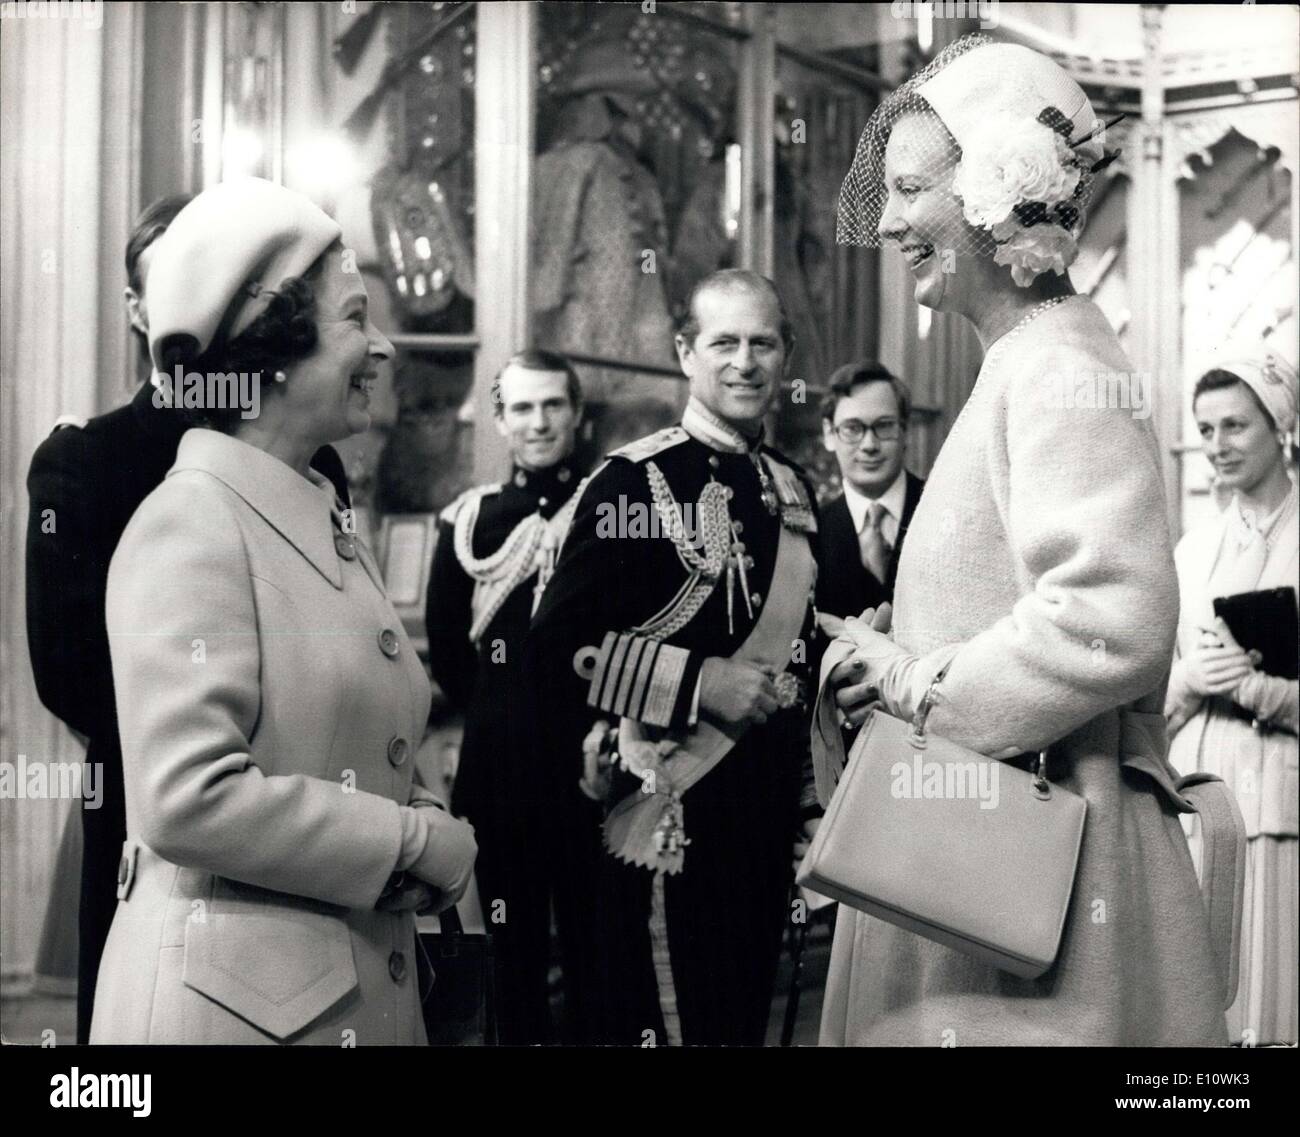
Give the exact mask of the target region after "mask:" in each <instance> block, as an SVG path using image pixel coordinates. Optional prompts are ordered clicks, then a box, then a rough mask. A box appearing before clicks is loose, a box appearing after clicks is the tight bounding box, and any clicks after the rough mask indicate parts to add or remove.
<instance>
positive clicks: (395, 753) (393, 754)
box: [388, 735, 410, 766]
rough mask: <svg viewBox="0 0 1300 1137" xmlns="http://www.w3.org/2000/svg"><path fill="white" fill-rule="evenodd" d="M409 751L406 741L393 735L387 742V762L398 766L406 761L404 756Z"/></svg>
mask: <svg viewBox="0 0 1300 1137" xmlns="http://www.w3.org/2000/svg"><path fill="white" fill-rule="evenodd" d="M409 750H410V746H408V745H407V742H406V739H404V738H400V737H399V736H397V735H393V737H392V738H390V739H389V740H388V761H389V762H390V763H391V764H392V765H394V766H400V765H401V764H402V763H403V762H405V761H406V755H407V753H408V751H409Z"/></svg>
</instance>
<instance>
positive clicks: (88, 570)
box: [27, 195, 350, 1043]
mask: <svg viewBox="0 0 1300 1137" xmlns="http://www.w3.org/2000/svg"><path fill="white" fill-rule="evenodd" d="M189 201H190V198H189V197H188V196H187V195H177V196H174V197H166V198H162V199H160V200H158V201H156V202H154V203H153V204H152V205H150V206H148V207H147V208H146V209H145V210H144V211H143V212H142V213H141V214H140V216H139V218H138V219H137V220H136V223H135V226H134V227H133V229H132V231H131V236H130V238H129V240H128V241H127V245H126V277H127V288H126V308H127V316H128V318H129V319H130V321H131V328H132V330H133V332H134V334H135V336H136V337H137V338H138V340H139V341H140V343H141V345H142V346H143V348H144V354H145V355H146V357H147V356H148V331H149V325H148V311H147V302H146V296H145V278H146V275H147V273H148V266H149V260H150V258H151V257H152V254H153V243H154V241H156V240H157V239H158V238H159V237H160V236H162V234H163V233H164V232H165V231H166V230H167V227H168V226H169V225H170V224H171V222H172V221H173V219H174V218H175V217H176V215H177V214H178V213H180V211H181V210H182V209H183V208H184V207H185V206H186V205H188V204H189ZM156 396H158V391H157V390H156V389H155V387H154V386H153V384H152V383H149V382H146V383H143V384H141V386H140V389H139V391H138V392H137V393H136V395H135V397H134V398H133V399H132V400H131V401H130V403H128V404H127V405H126V406H123V407H118V408H117V409H116V410H112V411H109V412H108V413H107V414H102V415H97V416H96V417H95V418H92V419H89V420H87V419H75V418H72V417H70V416H64V417H62V418H60V419H59V420H58V421H57V422H56V423H55V424H54V430H53V432H52V433H51V434H50V436H49V437H48V438H46V439H45V441H44V442H42V443H41V445H40V446H39V447H38V448H37V450H36V453H35V455H33V457H32V464H31V468H30V470H29V471H28V474H27V493H28V497H29V499H30V509H29V511H28V520H27V644H28V649H29V651H30V654H31V660H32V674H33V675H34V676H35V679H36V691H37V694H39V696H40V699H41V702H42V703H44V704H45V706H46V707H48V708H49V709H50V710H51V711H52V712H53V713H54V714H55V715H57V716H58V717H59V718H60V719H62V720H63V722H65V723H66V724H67V725H68V727H69V728H70V729H71V730H72V731H74V732H75V733H76V734H78V735H79V736H81V737H82V738H83V740H85V743H86V761H87V762H92V763H97V764H99V765H100V768H101V769H102V771H103V779H102V784H103V787H104V798H103V802H102V804H101V806H100V808H98V809H83V810H82V811H81V827H82V854H81V888H80V902H79V905H78V920H77V924H78V927H77V934H78V945H77V1041H78V1042H83V1043H84V1042H88V1041H89V1040H90V1013H91V1010H92V1008H93V1007H94V1005H95V980H96V977H97V975H98V973H99V960H100V956H101V955H103V952H104V942H105V941H106V940H107V939H108V929H109V926H110V925H111V924H112V922H113V913H114V912H115V911H116V910H117V885H118V879H117V874H118V865H119V863H120V861H121V859H122V843H123V842H124V841H125V840H126V797H125V794H124V790H123V784H122V749H121V743H120V742H119V740H118V734H117V707H116V705H115V697H114V691H113V672H112V665H111V663H110V661H109V655H108V632H107V630H106V629H105V626H104V596H105V592H106V590H107V588H108V566H109V562H110V561H111V560H112V559H113V552H114V551H115V550H116V548H117V543H118V541H119V540H120V539H121V537H122V533H123V531H124V530H125V529H126V525H127V522H128V521H130V520H131V515H132V514H134V513H135V511H136V508H137V507H138V506H139V505H140V503H141V502H142V501H144V499H145V498H146V497H147V496H148V495H149V494H150V493H151V492H152V491H153V490H154V489H155V488H156V487H157V486H158V485H159V484H161V482H162V480H163V477H164V476H165V475H166V473H167V471H168V470H170V469H171V467H172V464H173V463H174V462H175V461H176V448H177V447H178V446H179V445H180V440H181V435H182V434H184V433H185V430H186V424H185V423H184V422H183V421H182V420H181V418H180V417H179V416H178V415H177V414H176V413H175V412H174V411H173V410H172V409H171V408H170V407H168V406H166V405H164V403H163V401H162V399H161V398H160V397H156ZM311 464H312V466H313V467H315V469H317V470H319V471H320V472H321V473H322V474H324V475H325V476H326V477H328V478H329V479H330V481H331V482H333V483H334V488H335V491H336V492H337V493H338V495H339V498H340V501H341V502H342V504H343V506H344V507H345V508H347V507H349V505H350V502H349V498H348V487H347V477H346V475H345V474H344V471H343V462H342V460H341V459H340V458H339V455H338V452H337V451H336V450H335V449H334V448H333V447H332V446H322V447H321V448H320V449H319V450H318V451H317V452H316V453H315V455H314V456H313V457H312V460H311Z"/></svg>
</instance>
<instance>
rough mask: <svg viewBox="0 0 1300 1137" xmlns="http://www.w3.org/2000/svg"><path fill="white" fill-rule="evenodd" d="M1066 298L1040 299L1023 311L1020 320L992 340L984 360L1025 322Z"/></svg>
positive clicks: (1012, 336)
mask: <svg viewBox="0 0 1300 1137" xmlns="http://www.w3.org/2000/svg"><path fill="white" fill-rule="evenodd" d="M1068 299H1069V297H1068V296H1053V297H1052V298H1051V299H1050V300H1040V301H1039V302H1038V303H1037V304H1035V305H1034V306H1033V307H1032V308H1030V309H1029V311H1028V312H1026V313H1025V315H1024V316H1023V317H1022V318H1021V319H1020V321H1019V322H1018V323H1017V324H1016V325H1015V326H1014V327H1013V328H1012V329H1011V330H1010V331H1009V332H1006V333H1005V334H1004V335H1001V336H999V337H998V339H997V340H995V341H994V343H993V346H992V347H990V348H989V350H988V352H987V354H986V355H985V357H984V360H985V362H986V363H987V362H988V360H989V359H991V358H992V357H993V356H994V355H996V354H997V353H999V352H1000V351H1001V350H1002V349H1003V347H1004V346H1005V345H1006V343H1007V341H1008V340H1010V339H1013V338H1014V337H1015V336H1016V335H1017V334H1018V333H1019V332H1020V331H1022V330H1023V329H1024V327H1025V325H1026V324H1029V323H1031V322H1032V321H1033V320H1035V319H1037V318H1038V317H1039V316H1041V315H1042V314H1043V313H1044V312H1046V311H1047V310H1048V309H1049V308H1055V307H1056V306H1057V305H1058V304H1060V303H1061V302H1062V301H1065V300H1068Z"/></svg>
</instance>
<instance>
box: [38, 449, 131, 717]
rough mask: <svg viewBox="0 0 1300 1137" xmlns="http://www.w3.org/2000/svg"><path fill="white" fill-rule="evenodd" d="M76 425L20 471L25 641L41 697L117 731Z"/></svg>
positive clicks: (99, 537)
mask: <svg viewBox="0 0 1300 1137" xmlns="http://www.w3.org/2000/svg"><path fill="white" fill-rule="evenodd" d="M92 450H93V444H92V441H91V439H90V438H89V437H88V436H87V435H86V433H85V432H84V431H82V430H78V429H76V428H75V427H65V428H64V429H62V430H57V431H55V432H54V433H53V434H52V435H50V436H49V437H48V438H47V439H46V440H45V441H44V442H42V443H41V445H40V447H39V448H38V449H37V451H36V454H35V455H34V456H33V458H32V464H31V468H30V470H29V471H28V474H27V494H28V499H29V507H30V508H29V513H28V519H27V646H28V649H29V651H30V653H31V661H32V673H33V675H34V676H35V678H36V691H37V694H38V695H39V696H40V699H41V702H42V703H44V704H45V706H46V707H48V708H49V709H50V710H51V711H53V712H54V714H55V715H57V716H58V717H59V718H60V719H62V720H63V721H64V722H65V723H67V724H68V726H70V727H71V728H72V729H73V730H75V731H78V732H79V733H81V734H84V735H87V736H88V737H91V738H95V737H107V736H109V735H112V734H115V733H116V731H117V715H116V710H115V708H114V703H113V671H112V664H111V662H110V658H109V652H108V633H107V631H106V629H105V625H104V595H105V591H106V589H107V584H108V562H109V559H110V557H111V555H112V554H111V550H110V549H109V547H108V543H107V541H108V537H107V520H106V518H105V516H104V511H103V509H102V501H101V496H102V494H101V491H100V490H99V488H98V486H97V484H96V479H97V477H98V471H99V470H100V469H101V466H100V464H99V460H98V458H97V457H96V456H95V455H94V454H93V453H92Z"/></svg>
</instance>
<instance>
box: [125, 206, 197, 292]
mask: <svg viewBox="0 0 1300 1137" xmlns="http://www.w3.org/2000/svg"><path fill="white" fill-rule="evenodd" d="M193 200H194V195H193V194H191V193H177V194H172V195H171V196H170V197H160V198H159V199H158V200H157V201H155V202H154V203H153V204H152V205H147V206H145V208H144V210H143V211H142V212H141V214H140V216H139V217H137V218H136V219H135V224H134V225H133V226H132V227H131V236H130V237H129V238H127V242H126V282H127V284H129V285H130V286H131V287H132V288H133V289H134V290H135V292H136V294H137V295H139V294H142V293H143V292H144V281H143V280H142V279H141V278H140V256H141V254H142V253H143V252H144V251H145V249H147V248H148V247H149V246H150V245H152V244H153V243H154V242H155V241H156V240H157V239H158V238H159V237H160V236H162V234H163V233H164V232H166V230H167V226H168V225H170V224H171V223H172V222H173V221H175V220H176V215H177V214H178V213H179V212H180V211H181V210H182V209H184V208H185V207H186V206H187V205H189V203H190V202H191V201H193Z"/></svg>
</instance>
